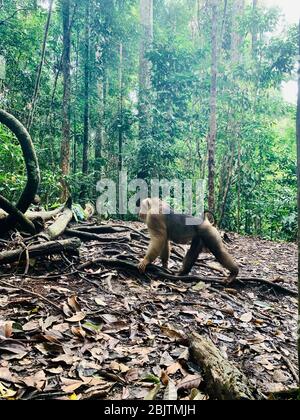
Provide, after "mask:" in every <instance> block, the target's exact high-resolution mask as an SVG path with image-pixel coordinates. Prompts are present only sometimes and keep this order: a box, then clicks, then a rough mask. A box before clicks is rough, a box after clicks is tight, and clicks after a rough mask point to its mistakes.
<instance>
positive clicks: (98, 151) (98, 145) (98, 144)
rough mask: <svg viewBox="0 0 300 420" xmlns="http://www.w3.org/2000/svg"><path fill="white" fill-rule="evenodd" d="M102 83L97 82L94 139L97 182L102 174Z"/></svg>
mask: <svg viewBox="0 0 300 420" xmlns="http://www.w3.org/2000/svg"><path fill="white" fill-rule="evenodd" d="M104 89H105V88H104V81H103V80H101V81H99V82H98V109H99V117H98V118H99V120H98V128H97V134H96V139H95V180H96V182H97V181H99V179H100V177H101V175H102V174H101V172H102V162H101V161H102V150H103V141H104Z"/></svg>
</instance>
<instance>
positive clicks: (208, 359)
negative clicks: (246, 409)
mask: <svg viewBox="0 0 300 420" xmlns="http://www.w3.org/2000/svg"><path fill="white" fill-rule="evenodd" d="M189 342H190V352H191V356H192V358H193V359H194V361H195V362H196V363H197V364H198V365H199V366H200V367H201V369H202V370H203V375H204V381H205V384H206V392H207V393H208V394H209V395H210V397H211V398H212V399H216V400H255V399H257V398H256V396H257V391H255V390H254V389H253V388H252V387H251V386H250V384H249V382H248V380H247V378H246V376H245V375H244V374H243V373H242V372H241V371H240V370H238V369H237V368H236V367H235V366H233V365H232V364H231V363H230V362H229V361H228V360H226V359H225V358H224V357H223V356H222V354H221V352H220V350H219V349H218V348H217V347H216V346H215V345H214V343H213V342H212V341H211V340H210V339H209V338H204V337H202V336H200V335H199V334H197V333H193V334H192V335H191V336H190V337H189Z"/></svg>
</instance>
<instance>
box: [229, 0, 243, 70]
mask: <svg viewBox="0 0 300 420" xmlns="http://www.w3.org/2000/svg"><path fill="white" fill-rule="evenodd" d="M244 7H245V0H234V2H233V10H232V19H233V24H232V33H231V61H232V63H233V64H237V63H238V61H239V58H240V53H239V47H240V43H241V35H240V34H239V19H240V17H241V16H242V14H243V10H244Z"/></svg>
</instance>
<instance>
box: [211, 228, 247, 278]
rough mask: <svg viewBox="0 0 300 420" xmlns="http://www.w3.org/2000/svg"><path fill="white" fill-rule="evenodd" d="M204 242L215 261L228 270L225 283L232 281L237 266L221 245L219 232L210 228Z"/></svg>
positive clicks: (237, 268) (237, 271)
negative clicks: (228, 274)
mask: <svg viewBox="0 0 300 420" xmlns="http://www.w3.org/2000/svg"><path fill="white" fill-rule="evenodd" d="M206 242H207V243H206V244H205V245H206V246H207V248H209V250H210V251H211V252H212V253H213V254H214V256H215V257H216V259H217V261H218V262H219V263H220V264H222V265H223V267H224V268H226V269H227V270H228V271H230V276H229V277H228V278H227V280H226V283H227V284H229V283H232V282H233V281H234V280H235V279H236V277H237V275H238V274H239V267H238V265H237V263H236V262H235V261H234V259H233V257H232V256H231V255H230V254H229V252H228V251H227V249H226V248H225V246H224V245H223V242H222V239H221V236H220V234H219V232H218V231H217V230H216V229H212V230H211V234H210V236H209V238H208V239H207V240H206Z"/></svg>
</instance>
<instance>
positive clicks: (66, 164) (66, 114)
mask: <svg viewBox="0 0 300 420" xmlns="http://www.w3.org/2000/svg"><path fill="white" fill-rule="evenodd" d="M62 18H63V59H62V69H63V83H64V93H63V123H62V143H61V164H60V168H61V172H62V176H63V177H65V176H67V175H69V172H70V113H71V112H70V108H71V107H70V97H71V66H70V51H71V31H70V0H62ZM61 183H62V197H61V199H62V201H63V202H65V201H66V200H67V197H68V195H69V188H68V185H67V182H66V180H65V179H64V178H63V179H62V181H61Z"/></svg>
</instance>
